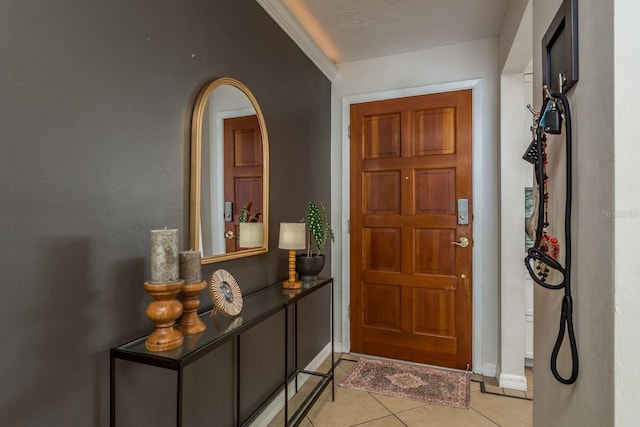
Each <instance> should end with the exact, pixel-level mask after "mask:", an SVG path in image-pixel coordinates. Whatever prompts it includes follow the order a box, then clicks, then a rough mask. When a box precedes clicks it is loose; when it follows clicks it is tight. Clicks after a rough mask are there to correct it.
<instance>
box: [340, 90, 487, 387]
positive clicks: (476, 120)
mask: <svg viewBox="0 0 640 427" xmlns="http://www.w3.org/2000/svg"><path fill="white" fill-rule="evenodd" d="M464 89H472V90H473V101H472V102H473V149H472V150H473V205H474V206H473V214H474V220H473V242H474V244H473V267H472V269H473V278H474V284H473V343H472V346H473V355H472V357H473V367H474V368H473V371H474V372H476V373H483V374H484V375H486V373H485V372H486V368H485V366H484V365H483V351H482V341H483V340H482V331H483V329H482V324H483V319H482V308H483V298H482V297H483V295H482V293H483V292H482V288H483V286H482V285H483V283H482V278H483V274H482V266H483V257H482V250H481V249H482V247H483V240H484V239H483V237H484V236H483V228H482V224H483V218H482V212H483V197H482V195H483V174H482V172H483V170H482V164H483V155H482V145H483V132H482V124H483V117H482V115H483V109H482V106H483V92H482V79H471V80H460V81H454V82H447V83H440V84H432V85H426V86H416V87H410V88H403V89H395V90H388V91H381V92H372V93H365V94H358V95H351V96H345V97H343V98H342V130H341V133H342V182H343V183H346V184H345V185H343V186H342V230H343V233H342V234H343V235H342V277H341V280H342V283H343V284H346V286H342V345H343V346H344V348H345V351H348V350H349V349H350V343H351V335H350V321H349V318H348V313H349V303H350V286H349V283H350V275H351V266H350V250H349V247H350V236H349V225H348V224H349V218H350V198H349V196H350V195H349V185H348V183H349V182H350V179H351V171H350V141H349V122H350V107H351V104H357V103H361V102H369V101H379V100H384V99H393V98H403V97H408V96H416V95H428V94H432V93H439V92H449V91H454V90H464ZM480 367H482V369H481V368H480ZM493 375H495V365H493Z"/></svg>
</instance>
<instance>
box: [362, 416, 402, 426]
mask: <svg viewBox="0 0 640 427" xmlns="http://www.w3.org/2000/svg"><path fill="white" fill-rule="evenodd" d="M357 427H404V424H402V421H400V420H398V418H396V417H395V416H394V415H389V416H388V417H384V418H378V419H377V420H373V421H367V422H366V423H362V424H358V425H357Z"/></svg>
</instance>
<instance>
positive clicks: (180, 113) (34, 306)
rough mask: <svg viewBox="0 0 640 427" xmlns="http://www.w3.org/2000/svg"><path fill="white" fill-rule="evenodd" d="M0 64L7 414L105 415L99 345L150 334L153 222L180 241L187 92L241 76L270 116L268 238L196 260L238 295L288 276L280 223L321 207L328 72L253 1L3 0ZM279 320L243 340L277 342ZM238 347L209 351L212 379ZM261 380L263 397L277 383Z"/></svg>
mask: <svg viewBox="0 0 640 427" xmlns="http://www.w3.org/2000/svg"><path fill="white" fill-rule="evenodd" d="M0 64H1V65H0V94H1V95H0V141H1V142H0V147H1V155H0V171H1V180H0V218H1V219H2V221H1V223H0V242H1V244H0V271H1V272H2V277H1V278H0V283H1V284H2V287H1V289H2V296H1V298H0V301H1V302H0V320H1V322H0V323H1V324H2V325H3V328H2V332H0V343H1V344H0V345H1V349H0V383H1V384H2V387H0V420H2V424H3V425H15V426H17V425H20V426H41V425H59V426H71V425H77V426H104V425H107V422H108V410H109V407H108V401H109V399H108V396H109V394H108V391H109V388H108V371H109V357H108V349H109V348H110V347H112V346H116V345H119V344H122V343H124V342H125V341H127V340H129V339H132V338H135V337H137V336H141V335H144V334H146V333H148V332H149V331H150V329H151V325H150V321H149V320H148V319H146V317H145V316H144V309H145V307H146V305H147V304H148V303H149V301H150V297H149V296H148V295H147V294H146V293H145V292H144V290H143V287H142V284H143V282H144V281H145V280H146V279H148V268H149V256H148V253H149V230H150V229H154V228H158V227H164V226H168V227H170V228H171V227H176V228H179V229H180V230H181V239H182V246H183V247H184V248H186V246H187V240H186V239H187V232H188V221H189V215H188V214H189V212H188V200H189V139H190V136H189V134H190V118H191V112H192V108H193V104H194V101H195V97H196V95H197V93H198V91H199V90H200V88H201V87H202V86H203V85H204V84H205V83H206V82H207V81H209V80H212V79H214V78H217V77H221V76H228V77H233V78H236V79H238V80H240V81H242V82H243V83H245V84H246V85H247V86H248V87H249V88H250V89H251V90H252V92H253V93H254V95H255V96H256V98H257V100H258V102H259V103H260V106H261V107H262V110H263V113H264V116H265V120H266V123H267V129H268V133H269V140H270V144H271V168H270V170H271V186H270V206H271V212H270V224H269V225H270V230H271V233H270V242H269V244H270V251H269V253H268V254H266V255H262V256H257V257H252V258H246V259H241V260H235V261H231V262H226V263H222V264H214V265H209V266H206V267H205V268H204V270H203V274H204V277H208V276H209V275H210V274H211V273H212V272H213V271H214V269H217V268H225V269H227V270H229V271H230V272H231V273H232V274H234V275H235V277H236V278H237V280H238V282H239V283H240V286H241V288H242V289H243V292H245V293H248V292H251V291H254V290H257V289H260V288H261V287H264V286H265V285H268V284H272V283H275V282H277V281H278V280H281V279H282V278H284V277H286V268H287V267H286V253H284V252H285V251H280V250H278V249H277V236H278V224H279V223H280V222H281V221H295V220H298V219H299V218H301V217H302V216H303V213H304V209H305V206H306V202H307V201H308V200H311V199H313V200H322V201H324V203H325V204H326V205H328V204H329V186H330V183H329V175H328V171H329V161H330V160H329V138H330V137H329V132H330V83H329V81H328V80H327V79H326V78H325V77H324V75H323V74H322V73H321V72H320V71H318V70H317V68H316V67H315V66H314V65H313V64H312V62H311V61H310V60H309V59H308V58H307V57H306V56H305V55H304V54H302V53H301V52H300V50H299V49H298V48H297V47H296V46H295V44H294V43H293V42H292V41H291V40H289V39H288V37H287V36H286V35H285V34H284V33H283V32H282V31H281V30H280V29H279V27H278V26H277V25H276V24H275V23H274V22H273V21H272V20H271V18H269V16H268V15H267V14H266V13H265V12H264V11H263V10H262V9H261V8H260V6H259V5H258V4H257V3H256V2H255V1H254V0H233V1H231V0H224V1H222V0H215V1H212V0H184V1H168V0H163V1H157V0H134V1H132V0H127V1H124V0H111V1H86V0H83V1H80V0H75V1H74V0H60V1H57V2H48V1H37V0H21V1H4V2H2V3H0ZM294 183H297V184H296V185H294ZM327 265H329V263H327ZM328 271H329V270H328V267H326V268H325V272H328ZM202 295H203V297H204V298H203V300H204V301H205V304H204V307H203V308H207V306H208V307H210V306H211V304H210V303H209V302H208V301H209V300H208V298H207V296H206V294H204V293H203V294H202ZM324 295H326V293H324ZM327 303H328V301H327V298H324V299H322V298H321V299H318V300H317V301H316V303H315V304H318V305H319V306H322V304H327ZM325 320H326V319H321V320H320V321H318V322H317V323H314V322H306V323H305V328H308V332H307V333H305V334H303V335H304V336H305V337H314V338H308V339H305V342H304V343H303V351H302V354H304V355H313V354H315V353H317V351H319V350H320V348H322V346H323V345H324V344H326V342H327V341H328V339H329V336H328V327H327V323H326V322H325ZM280 326H281V324H280V322H276V321H274V322H272V323H270V324H266V325H265V326H264V329H263V330H262V331H261V333H260V335H261V337H260V341H259V342H256V343H254V344H252V343H251V342H250V339H249V338H248V339H247V341H248V344H247V345H248V347H249V348H251V346H252V345H254V346H255V347H258V346H263V345H265V343H266V345H267V346H270V344H269V343H271V342H273V343H275V344H274V345H273V347H274V349H273V351H274V352H281V351H282V350H280V348H281V344H280V343H281V342H282V340H281V337H280V336H279V334H281V331H280V329H279V327H280ZM316 332H317V333H316ZM270 336H271V337H272V338H273V339H272V340H271V339H269V337H270ZM265 337H266V339H265ZM269 350H271V349H270V348H266V349H264V348H262V347H261V351H263V352H264V351H269ZM232 355H233V349H229V348H226V347H224V348H222V349H221V352H220V353H218V354H212V355H211V356H210V357H209V359H210V360H214V361H215V363H214V366H216V367H217V369H222V370H223V371H224V372H225V375H223V376H222V377H221V378H226V377H227V376H228V375H227V374H226V372H228V370H229V369H231V368H232V365H231V362H230V360H231V359H232ZM252 357H253V358H254V359H256V360H253V361H252V360H249V362H250V363H258V362H259V361H260V360H261V359H260V352H256V353H254V355H253V356H252ZM276 358H277V353H276ZM271 359H273V357H269V358H267V360H271ZM203 360H205V359H203ZM267 368H268V367H267ZM199 370H203V372H204V371H207V370H206V369H204V368H203V367H199V368H197V369H194V371H193V372H196V373H197V372H198V371H199ZM267 370H268V369H267ZM209 372H210V371H209ZM214 372H215V371H214ZM188 375H191V376H193V377H195V378H202V376H200V375H196V374H194V373H189V374H188ZM255 375H256V378H255V383H256V384H257V389H258V391H256V392H255V393H254V394H255V395H260V394H262V390H261V388H267V387H268V386H269V384H270V382H271V381H272V379H271V377H270V376H269V375H268V374H265V375H262V374H261V373H260V372H258V373H257V374H255ZM213 378H214V379H215V378H216V376H215V375H214V376H213ZM186 387H187V388H188V393H191V394H192V395H193V394H196V395H197V394H199V393H204V392H211V390H215V389H216V387H215V384H211V382H210V381H193V382H192V383H190V384H188V385H187V386H186ZM212 397H215V392H214V395H213V396H212ZM249 398H253V397H252V396H249ZM256 398H257V397H256ZM248 403H250V402H248Z"/></svg>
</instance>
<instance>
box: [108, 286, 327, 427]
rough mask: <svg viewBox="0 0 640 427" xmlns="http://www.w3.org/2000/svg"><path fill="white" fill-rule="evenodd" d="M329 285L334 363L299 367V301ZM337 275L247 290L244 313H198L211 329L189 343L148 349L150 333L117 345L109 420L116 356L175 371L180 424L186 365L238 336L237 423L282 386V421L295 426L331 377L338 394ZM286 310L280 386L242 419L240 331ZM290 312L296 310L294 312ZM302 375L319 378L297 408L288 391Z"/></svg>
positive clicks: (250, 419) (178, 421)
mask: <svg viewBox="0 0 640 427" xmlns="http://www.w3.org/2000/svg"><path fill="white" fill-rule="evenodd" d="M326 286H329V287H330V289H331V297H330V310H331V312H330V313H331V314H330V319H331V320H330V331H331V332H330V334H331V366H330V368H329V370H328V371H327V372H317V371H306V370H302V369H299V368H298V357H297V354H298V339H297V338H298V337H297V335H298V331H297V328H298V306H297V303H298V301H300V300H301V299H303V298H305V297H307V296H309V295H311V294H312V293H314V292H316V291H318V290H320V289H322V288H324V287H326ZM333 292H334V289H333V279H332V278H329V279H324V278H322V279H318V280H316V281H312V282H304V283H303V286H302V289H299V290H285V289H283V288H282V286H281V285H280V284H279V283H278V284H276V285H273V286H270V287H268V288H265V289H263V290H260V291H258V292H255V293H253V294H250V295H247V296H246V297H245V298H244V301H243V308H242V312H241V313H240V315H238V316H237V317H235V318H228V317H225V316H223V315H222V314H220V313H216V314H214V315H212V314H211V310H209V311H206V312H204V313H202V314H200V318H201V319H202V320H203V321H204V322H205V324H206V325H207V329H205V331H204V332H202V333H201V334H199V335H198V337H197V340H195V342H193V341H194V340H190V339H188V338H191V337H192V336H186V337H185V344H184V345H183V346H181V347H180V348H177V349H175V350H170V351H164V352H150V351H147V350H146V348H145V340H146V336H144V337H141V338H139V339H137V340H134V341H131V342H129V343H127V344H123V345H121V346H119V347H114V348H112V349H111V352H110V379H111V392H110V417H111V426H112V427H114V426H115V425H116V359H121V360H127V361H130V362H134V363H140V364H144V365H150V366H156V367H160V368H165V369H170V370H173V371H176V372H177V380H176V426H178V427H181V426H182V420H183V413H182V412H183V400H182V395H183V369H184V368H185V367H186V366H188V365H190V364H191V363H194V362H196V361H197V360H198V359H200V358H202V357H203V356H205V355H206V354H208V353H210V352H211V351H213V350H215V349H216V348H218V347H220V346H221V345H223V344H225V343H227V342H229V341H230V340H232V339H235V340H236V346H237V349H238V351H237V352H236V367H237V368H236V372H235V378H236V383H237V387H236V393H237V394H236V401H235V406H236V407H235V410H236V414H235V417H236V425H237V426H243V427H244V426H249V425H251V423H252V422H254V421H255V420H256V418H257V417H258V416H259V415H260V413H261V412H262V411H264V409H265V408H266V407H267V406H268V405H269V404H270V403H271V402H272V401H273V400H274V399H275V398H276V397H277V396H278V395H279V394H280V393H281V392H282V390H284V397H285V399H284V402H285V405H284V408H283V410H284V425H285V426H290V425H291V426H296V425H298V424H299V423H300V422H301V421H302V419H303V418H304V416H305V415H306V414H307V412H308V411H309V409H311V406H313V404H314V403H315V402H316V400H317V399H318V398H319V397H320V394H321V393H322V392H323V391H324V390H325V388H326V387H327V385H328V384H329V382H331V387H332V388H331V397H332V400H333V398H334V396H335V383H334V375H333V370H334V364H335V360H334V352H335V349H334V336H333V326H334V318H333ZM282 311H284V319H285V323H284V336H285V340H284V343H285V348H284V355H285V356H284V364H283V371H284V373H283V381H282V384H281V385H280V386H279V387H278V389H277V390H275V391H274V392H273V394H272V395H271V396H270V397H269V398H268V399H267V400H266V401H265V402H263V404H262V405H261V406H260V407H259V408H258V409H257V410H256V411H255V412H254V413H253V414H252V415H251V416H249V417H248V418H247V420H245V421H244V422H242V423H241V422H240V419H241V417H240V400H241V398H242V392H241V390H240V341H239V338H240V335H241V334H242V333H243V332H246V331H248V330H249V329H251V328H253V327H254V326H256V325H258V324H260V323H261V322H263V321H265V320H266V319H268V318H270V317H271V316H273V315H275V314H277V313H280V312H282ZM290 311H291V312H292V314H291V313H290ZM290 315H292V316H293V319H292V320H293V322H292V323H293V329H294V330H293V331H292V332H293V334H292V335H293V341H294V342H293V346H292V347H291V343H290V342H289V341H290V337H289V323H290V322H289V316H290ZM290 348H292V350H293V361H294V372H293V373H292V374H289V369H288V366H289V360H288V357H289V349H290ZM300 375H307V376H314V377H317V378H318V382H317V383H316V384H315V386H313V389H312V390H310V391H309V392H308V394H306V396H305V397H304V399H302V402H301V403H300V405H299V406H298V407H297V408H296V409H295V410H294V411H291V412H292V413H290V411H289V397H290V393H291V392H293V393H296V392H297V391H298V383H299V382H298V378H299V376H300Z"/></svg>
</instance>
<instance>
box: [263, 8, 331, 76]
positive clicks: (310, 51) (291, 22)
mask: <svg viewBox="0 0 640 427" xmlns="http://www.w3.org/2000/svg"><path fill="white" fill-rule="evenodd" d="M256 1H257V2H258V4H259V5H260V6H262V8H263V9H264V10H265V11H266V12H267V13H268V14H269V16H271V18H273V20H274V21H276V23H277V24H278V25H279V26H280V28H282V29H283V30H284V32H285V33H287V35H288V36H289V37H290V38H291V40H293V41H294V42H295V44H296V45H298V47H299V48H300V49H301V50H302V52H304V54H305V55H307V56H308V57H309V59H311V61H313V63H314V64H316V66H317V67H318V68H319V69H320V71H322V72H323V73H324V75H325V76H327V78H328V79H329V80H331V81H333V80H334V79H335V78H336V76H337V75H338V67H336V65H335V64H334V63H333V62H331V60H329V58H327V56H326V55H325V54H324V52H323V51H322V49H320V48H319V47H318V45H317V44H316V42H315V41H314V40H313V39H312V38H311V37H310V36H309V34H308V33H307V31H306V30H305V29H304V28H303V27H302V25H300V23H299V22H298V21H297V19H295V18H294V16H293V14H292V13H291V12H290V11H289V8H287V7H286V6H285V5H284V4H283V3H282V0H256Z"/></svg>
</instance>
